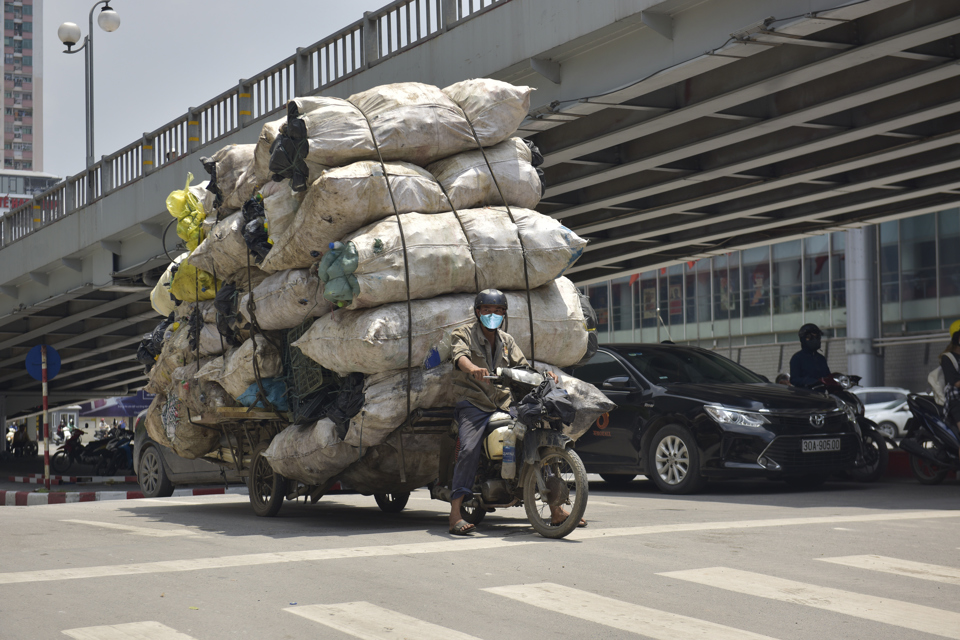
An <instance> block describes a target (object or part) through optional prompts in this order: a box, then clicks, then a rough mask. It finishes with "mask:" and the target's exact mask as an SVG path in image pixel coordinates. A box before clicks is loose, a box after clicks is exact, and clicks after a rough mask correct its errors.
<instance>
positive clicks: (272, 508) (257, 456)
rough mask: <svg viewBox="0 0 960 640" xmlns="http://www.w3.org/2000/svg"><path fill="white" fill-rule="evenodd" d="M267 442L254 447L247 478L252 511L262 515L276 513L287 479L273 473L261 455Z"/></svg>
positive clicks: (280, 504)
mask: <svg viewBox="0 0 960 640" xmlns="http://www.w3.org/2000/svg"><path fill="white" fill-rule="evenodd" d="M269 444H270V443H268V442H261V443H259V444H258V445H257V446H256V447H254V449H253V459H252V460H251V462H250V476H249V477H248V478H247V486H248V488H249V489H250V504H251V505H253V512H254V513H255V514H257V515H258V516H262V517H273V516H275V515H277V512H278V511H280V507H281V506H283V499H284V497H286V496H285V493H286V485H287V479H286V478H284V477H283V476H282V475H280V474H279V473H274V471H273V468H272V467H271V466H270V463H269V462H267V459H266V458H264V457H263V452H264V451H266V449H267V446H269Z"/></svg>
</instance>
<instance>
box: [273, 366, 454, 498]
mask: <svg viewBox="0 0 960 640" xmlns="http://www.w3.org/2000/svg"><path fill="white" fill-rule="evenodd" d="M410 371H411V375H412V377H411V379H410V401H411V403H410V409H411V410H413V409H418V408H430V407H444V406H453V405H454V404H455V403H456V397H457V393H458V392H457V390H456V388H455V387H454V386H453V385H452V384H450V376H451V373H452V371H453V368H452V365H450V364H449V363H447V364H443V365H440V366H438V367H435V368H434V369H429V370H424V369H412V370H410ZM363 394H364V405H363V408H362V409H361V410H360V412H359V413H358V414H357V415H355V416H354V417H353V418H352V419H351V420H350V423H349V425H348V426H347V432H346V436H345V437H344V438H343V439H342V440H341V439H340V437H339V436H338V435H337V427H336V425H335V424H334V423H333V422H332V421H331V420H329V419H327V418H324V419H323V420H320V421H319V422H317V423H316V424H312V425H308V426H299V425H294V426H290V427H287V428H286V429H284V430H283V431H282V432H281V433H279V434H278V435H277V436H276V437H275V438H274V439H273V441H271V443H270V447H269V448H268V449H267V450H266V452H264V456H265V457H266V458H267V460H269V462H270V466H271V467H272V468H273V470H274V471H275V472H276V473H280V474H281V475H283V476H286V477H287V478H292V479H295V480H299V481H301V482H305V483H308V484H322V483H323V482H326V481H327V480H328V479H330V478H332V477H334V476H335V475H337V474H338V473H340V472H341V471H343V470H344V469H346V468H347V467H348V466H349V465H350V464H352V463H353V462H355V461H356V460H357V459H358V457H359V454H360V452H361V450H363V451H365V450H367V449H369V448H370V447H374V446H376V445H378V444H380V443H382V442H384V441H385V440H386V439H387V438H388V437H389V436H390V434H391V433H392V432H393V431H394V430H395V429H396V428H397V427H398V426H400V424H401V423H403V421H404V420H405V419H406V416H407V371H406V370H402V371H388V372H385V373H382V374H377V375H373V376H370V377H368V378H367V380H366V381H365V383H364V390H363Z"/></svg>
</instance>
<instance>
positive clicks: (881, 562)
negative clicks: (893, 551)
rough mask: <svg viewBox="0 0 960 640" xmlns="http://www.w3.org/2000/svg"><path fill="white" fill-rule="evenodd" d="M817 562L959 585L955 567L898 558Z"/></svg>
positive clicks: (852, 558) (865, 557)
mask: <svg viewBox="0 0 960 640" xmlns="http://www.w3.org/2000/svg"><path fill="white" fill-rule="evenodd" d="M817 560H821V561H823V562H832V563H834V564H842V565H844V566H847V567H856V568H858V569H869V570H871V571H882V572H883V573H892V574H894V575H897V576H908V577H910V578H920V579H921V580H932V581H933V582H945V583H946V584H955V585H960V569H958V568H957V567H943V566H940V565H937V564H927V563H925V562H912V561H910V560H900V559H899V558H887V557H885V556H870V555H865V556H844V557H841V558H817Z"/></svg>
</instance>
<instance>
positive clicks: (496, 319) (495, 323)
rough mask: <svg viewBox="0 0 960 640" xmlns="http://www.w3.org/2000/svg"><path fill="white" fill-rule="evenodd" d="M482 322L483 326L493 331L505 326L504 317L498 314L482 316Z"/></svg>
mask: <svg viewBox="0 0 960 640" xmlns="http://www.w3.org/2000/svg"><path fill="white" fill-rule="evenodd" d="M480 322H482V323H483V326H485V327H486V328H487V329H490V330H491V331H492V330H494V329H499V328H500V325H501V324H503V316H501V315H499V314H496V313H488V314H487V315H485V316H480Z"/></svg>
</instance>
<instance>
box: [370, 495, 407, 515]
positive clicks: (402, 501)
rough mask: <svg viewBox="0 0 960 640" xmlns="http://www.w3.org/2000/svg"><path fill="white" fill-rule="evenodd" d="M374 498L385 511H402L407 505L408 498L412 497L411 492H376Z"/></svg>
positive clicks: (381, 509)
mask: <svg viewBox="0 0 960 640" xmlns="http://www.w3.org/2000/svg"><path fill="white" fill-rule="evenodd" d="M373 499H374V500H376V501H377V506H378V507H380V511H383V512H384V513H400V512H401V511H403V508H404V507H405V506H407V500H409V499H410V492H409V491H406V492H403V493H375V494H373Z"/></svg>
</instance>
